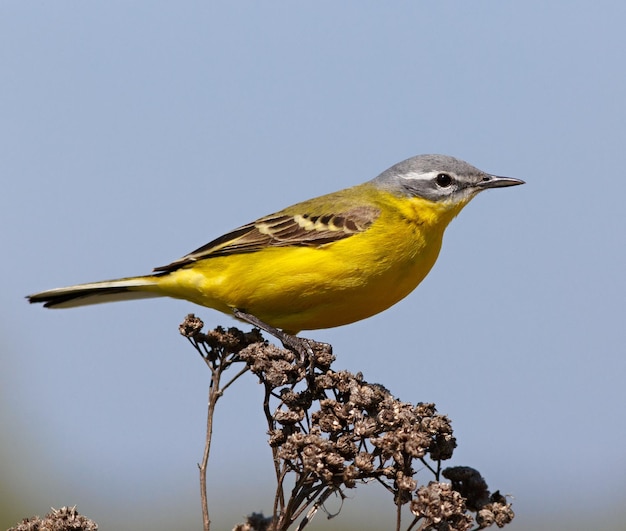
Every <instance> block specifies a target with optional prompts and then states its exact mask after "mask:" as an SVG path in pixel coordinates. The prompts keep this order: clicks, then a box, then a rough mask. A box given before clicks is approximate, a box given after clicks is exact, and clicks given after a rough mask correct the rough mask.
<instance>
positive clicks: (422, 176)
mask: <svg viewBox="0 0 626 531" xmlns="http://www.w3.org/2000/svg"><path fill="white" fill-rule="evenodd" d="M440 173H441V172H440V171H429V172H426V173H417V172H409V173H403V174H401V175H399V176H400V177H402V178H403V179H407V180H412V181H429V180H431V179H433V178H434V177H435V176H437V175H439V174H440Z"/></svg>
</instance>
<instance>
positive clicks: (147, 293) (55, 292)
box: [26, 275, 161, 308]
mask: <svg viewBox="0 0 626 531" xmlns="http://www.w3.org/2000/svg"><path fill="white" fill-rule="evenodd" d="M160 296H161V294H160V293H159V290H158V276H152V275H148V276H145V277H131V278H120V279H118V280H104V281H102V282H92V283H90V284H78V285H76V286H68V287H67V288H56V289H50V290H47V291H42V292H41V293H35V294H34V295H28V296H27V297H26V298H27V299H28V300H29V302H32V303H36V302H42V303H43V305H44V306H45V307H46V308H74V307H76V306H86V305H88V304H99V303H101V302H116V301H130V300H135V299H146V298H151V297H160Z"/></svg>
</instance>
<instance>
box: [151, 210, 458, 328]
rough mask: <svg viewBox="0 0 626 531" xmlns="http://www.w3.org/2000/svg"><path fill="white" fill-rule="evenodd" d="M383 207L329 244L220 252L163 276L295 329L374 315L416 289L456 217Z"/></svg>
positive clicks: (172, 289)
mask: <svg viewBox="0 0 626 531" xmlns="http://www.w3.org/2000/svg"><path fill="white" fill-rule="evenodd" d="M444 221H445V222H442V223H434V224H433V223H428V222H427V220H424V219H423V218H420V219H411V218H410V217H409V218H408V217H407V216H406V212H404V213H398V212H396V211H391V212H383V214H382V215H381V217H380V218H379V219H378V220H377V221H376V222H375V223H374V224H373V225H372V227H370V229H368V230H367V231H365V232H363V233H361V234H357V235H354V236H351V237H349V238H345V239H343V240H339V241H336V242H333V243H331V244H327V245H324V246H321V247H317V248H315V247H282V248H281V247H274V248H268V249H264V250H262V251H258V252H254V253H248V254H233V255H228V256H221V257H220V256H218V257H214V258H208V259H204V260H201V261H199V262H196V263H194V264H192V265H190V266H185V267H183V268H181V269H179V270H176V271H174V272H172V273H169V274H167V275H164V276H162V277H158V278H159V283H158V290H159V291H160V292H161V293H162V294H164V295H169V296H172V297H177V298H183V299H188V300H191V301H193V302H196V303H198V304H201V305H203V306H207V307H210V308H214V309H216V310H219V311H222V312H225V313H231V312H232V309H233V308H238V309H241V310H243V311H246V312H248V313H251V314H253V315H255V316H256V317H258V318H259V319H261V320H262V321H264V322H266V323H268V324H270V325H272V326H274V327H277V328H281V329H283V330H285V331H287V332H289V333H297V332H299V331H300V330H311V329H318V328H331V327H335V326H340V325H344V324H348V323H352V322H354V321H358V320H360V319H364V318H366V317H370V316H372V315H374V314H376V313H379V312H381V311H383V310H385V309H387V308H388V307H390V306H392V305H393V304H395V303H396V302H398V301H399V300H400V299H402V298H404V297H405V296H406V295H408V294H409V293H410V292H411V291H413V289H415V287H416V286H417V285H418V284H419V283H420V282H421V281H422V280H423V278H424V277H425V276H426V275H427V274H428V272H429V271H430V269H431V267H432V266H433V264H434V263H435V260H436V259H437V255H438V254H439V249H440V247H441V240H442V236H443V231H444V229H445V226H446V225H447V222H448V221H449V220H444Z"/></svg>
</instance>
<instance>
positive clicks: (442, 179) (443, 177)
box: [435, 173, 452, 188]
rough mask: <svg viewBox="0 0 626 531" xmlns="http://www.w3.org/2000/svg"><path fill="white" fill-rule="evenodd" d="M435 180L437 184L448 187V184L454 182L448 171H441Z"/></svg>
mask: <svg viewBox="0 0 626 531" xmlns="http://www.w3.org/2000/svg"><path fill="white" fill-rule="evenodd" d="M435 182H436V183H437V185H439V186H441V188H448V186H450V185H451V184H452V177H450V176H449V175H448V174H447V173H440V174H439V175H437V177H435Z"/></svg>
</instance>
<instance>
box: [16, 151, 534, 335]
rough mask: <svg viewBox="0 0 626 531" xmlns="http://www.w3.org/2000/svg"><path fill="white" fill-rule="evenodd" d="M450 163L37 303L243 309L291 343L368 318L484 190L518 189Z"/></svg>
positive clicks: (426, 162) (402, 168)
mask: <svg viewBox="0 0 626 531" xmlns="http://www.w3.org/2000/svg"><path fill="white" fill-rule="evenodd" d="M523 183H524V181H521V180H519V179H513V178H510V177H497V176H495V175H490V174H487V173H485V172H482V171H480V170H479V169H477V168H475V167H473V166H471V165H470V164H468V163H467V162H464V161H462V160H458V159H455V158H453V157H448V156H445V155H420V156H417V157H413V158H410V159H408V160H405V161H403V162H400V163H398V164H396V165H395V166H392V167H391V168H389V169H388V170H386V171H384V172H383V173H381V174H380V175H379V176H378V177H376V178H375V179H373V180H371V181H368V182H366V183H364V184H360V185H358V186H354V187H352V188H347V189H345V190H340V191H338V192H335V193H332V194H328V195H324V196H321V197H317V198H315V199H310V200H308V201H304V202H303V203H298V204H296V205H293V206H290V207H288V208H285V209H284V210H281V211H280V212H277V213H276V214H271V215H269V216H265V217H263V218H261V219H258V220H257V221H254V222H252V223H249V224H248V225H244V226H243V227H240V228H238V229H235V230H234V231H232V232H229V233H228V234H225V235H224V236H221V237H219V238H217V239H215V240H213V241H212V242H210V243H208V244H206V245H204V246H202V247H200V248H199V249H196V250H195V251H194V252H192V253H190V254H188V255H186V256H183V257H182V258H181V259H180V260H177V261H175V262H172V263H171V264H169V265H167V266H162V267H157V268H156V269H155V270H154V272H153V274H151V275H146V276H140V277H129V278H122V279H118V280H106V281H103V282H93V283H90V284H80V285H77V286H70V287H67V288H58V289H52V290H49V291H43V292H41V293H36V294H35V295H30V296H29V297H28V299H29V300H30V302H42V303H44V305H45V306H46V307H47V308H70V307H74V306H82V305H86V304H95V303H99V302H111V301H120V300H130V299H140V298H146V297H160V296H168V297H175V298H178V299H187V300H189V301H191V302H195V303H196V304H200V305H202V306H207V307H209V308H214V309H216V310H219V311H221V312H224V313H229V314H231V315H232V314H233V312H237V311H242V312H245V313H246V314H251V315H253V316H255V317H257V318H258V319H260V320H261V321H263V322H264V323H267V324H269V325H271V326H273V327H275V328H280V329H282V330H283V331H284V332H286V333H289V334H296V333H298V332H299V331H300V330H314V329H318V328H331V327H334V326H340V325H344V324H348V323H352V322H355V321H358V320H360V319H365V318H366V317H370V316H372V315H374V314H376V313H378V312H381V311H383V310H385V309H387V308H389V307H390V306H392V305H393V304H395V303H396V302H398V301H399V300H400V299H402V298H404V297H406V296H407V295H408V294H409V293H410V292H411V291H413V290H414V289H415V288H416V287H417V285H418V284H419V283H420V282H421V281H422V280H423V279H424V277H425V276H426V275H427V274H428V272H429V271H430V269H431V267H432V266H433V264H434V263H435V260H436V259H437V255H438V254H439V249H440V248H441V241H442V238H443V233H444V230H445V228H446V226H447V225H448V223H450V221H451V220H452V219H453V218H454V217H455V216H456V215H457V214H458V213H459V212H460V211H461V209H462V208H463V207H464V206H465V205H466V204H467V203H468V202H469V201H470V200H471V199H472V198H473V197H474V196H475V195H476V194H477V193H478V192H480V191H482V190H486V189H488V188H500V187H504V186H514V185H517V184H523Z"/></svg>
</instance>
